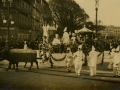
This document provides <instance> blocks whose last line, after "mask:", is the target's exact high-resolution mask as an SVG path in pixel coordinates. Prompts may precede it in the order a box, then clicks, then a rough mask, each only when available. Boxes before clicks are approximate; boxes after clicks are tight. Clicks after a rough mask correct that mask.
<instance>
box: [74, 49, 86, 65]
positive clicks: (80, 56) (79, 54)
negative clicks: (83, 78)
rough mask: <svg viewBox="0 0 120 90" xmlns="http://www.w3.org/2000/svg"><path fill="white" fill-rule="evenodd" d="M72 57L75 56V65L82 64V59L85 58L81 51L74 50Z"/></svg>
mask: <svg viewBox="0 0 120 90" xmlns="http://www.w3.org/2000/svg"><path fill="white" fill-rule="evenodd" d="M73 57H76V58H75V65H82V64H83V61H82V59H84V58H85V55H84V53H83V52H82V51H77V52H75V53H74V56H73Z"/></svg>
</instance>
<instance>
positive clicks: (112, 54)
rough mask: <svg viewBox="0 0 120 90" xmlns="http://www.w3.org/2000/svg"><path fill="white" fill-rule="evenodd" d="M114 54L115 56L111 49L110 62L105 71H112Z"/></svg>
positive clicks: (113, 50)
mask: <svg viewBox="0 0 120 90" xmlns="http://www.w3.org/2000/svg"><path fill="white" fill-rule="evenodd" d="M114 54H115V48H113V49H112V50H111V52H110V62H109V64H108V67H107V69H109V70H111V69H113V57H114Z"/></svg>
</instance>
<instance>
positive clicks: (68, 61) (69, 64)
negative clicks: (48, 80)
mask: <svg viewBox="0 0 120 90" xmlns="http://www.w3.org/2000/svg"><path fill="white" fill-rule="evenodd" d="M65 62H66V66H67V71H68V72H71V67H72V65H73V54H72V52H71V49H70V47H68V48H67V54H66V58H65Z"/></svg>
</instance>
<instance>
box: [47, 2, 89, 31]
mask: <svg viewBox="0 0 120 90" xmlns="http://www.w3.org/2000/svg"><path fill="white" fill-rule="evenodd" d="M49 8H50V10H51V12H52V17H53V20H54V21H55V22H56V23H57V24H58V26H61V27H60V29H61V28H62V30H63V29H64V28H65V27H67V29H68V32H69V31H71V32H74V30H76V29H80V28H82V26H83V24H84V23H85V22H86V20H87V19H88V18H89V16H88V15H87V14H86V13H85V11H84V9H82V8H81V7H80V6H79V5H78V4H77V3H76V2H75V1H73V0H52V1H51V2H49ZM62 30H60V31H59V32H63V31H62Z"/></svg>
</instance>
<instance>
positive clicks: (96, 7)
mask: <svg viewBox="0 0 120 90" xmlns="http://www.w3.org/2000/svg"><path fill="white" fill-rule="evenodd" d="M98 6H99V0H95V10H96V33H95V37H97V31H98V22H97V21H98V20H97V19H98Z"/></svg>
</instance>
